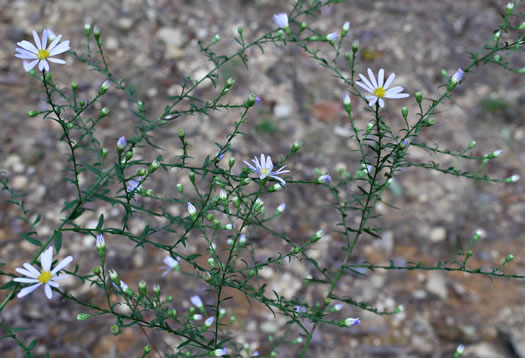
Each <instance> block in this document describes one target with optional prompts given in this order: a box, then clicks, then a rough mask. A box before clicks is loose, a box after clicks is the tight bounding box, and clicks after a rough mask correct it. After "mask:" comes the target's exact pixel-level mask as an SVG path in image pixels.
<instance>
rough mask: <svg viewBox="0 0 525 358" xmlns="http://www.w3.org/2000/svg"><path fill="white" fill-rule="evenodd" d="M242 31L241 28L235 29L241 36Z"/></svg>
mask: <svg viewBox="0 0 525 358" xmlns="http://www.w3.org/2000/svg"><path fill="white" fill-rule="evenodd" d="M242 31H243V28H242V26H238V27H237V33H238V34H239V35H242Z"/></svg>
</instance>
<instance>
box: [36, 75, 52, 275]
mask: <svg viewBox="0 0 525 358" xmlns="http://www.w3.org/2000/svg"><path fill="white" fill-rule="evenodd" d="M39 66H40V65H39ZM52 262H53V246H49V247H48V248H47V249H46V250H45V251H44V252H43V253H42V255H40V264H41V265H42V270H44V271H51V263H52Z"/></svg>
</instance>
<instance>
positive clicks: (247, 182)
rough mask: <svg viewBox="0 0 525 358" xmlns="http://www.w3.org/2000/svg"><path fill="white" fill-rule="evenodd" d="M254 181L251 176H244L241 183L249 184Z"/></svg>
mask: <svg viewBox="0 0 525 358" xmlns="http://www.w3.org/2000/svg"><path fill="white" fill-rule="evenodd" d="M251 182H252V180H251V179H250V178H244V179H243V180H241V184H242V185H248V184H250V183H251Z"/></svg>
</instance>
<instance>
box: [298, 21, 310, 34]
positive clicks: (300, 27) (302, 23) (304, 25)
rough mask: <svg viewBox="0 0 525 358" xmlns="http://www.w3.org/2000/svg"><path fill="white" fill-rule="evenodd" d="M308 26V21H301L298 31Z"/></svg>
mask: <svg viewBox="0 0 525 358" xmlns="http://www.w3.org/2000/svg"><path fill="white" fill-rule="evenodd" d="M307 28H308V23H306V22H301V26H299V31H300V32H303V31H304V30H306V29H307Z"/></svg>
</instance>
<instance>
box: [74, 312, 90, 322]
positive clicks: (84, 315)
mask: <svg viewBox="0 0 525 358" xmlns="http://www.w3.org/2000/svg"><path fill="white" fill-rule="evenodd" d="M90 317H91V315H90V314H88V313H79V314H77V320H78V321H85V320H88V319H89V318H90Z"/></svg>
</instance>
